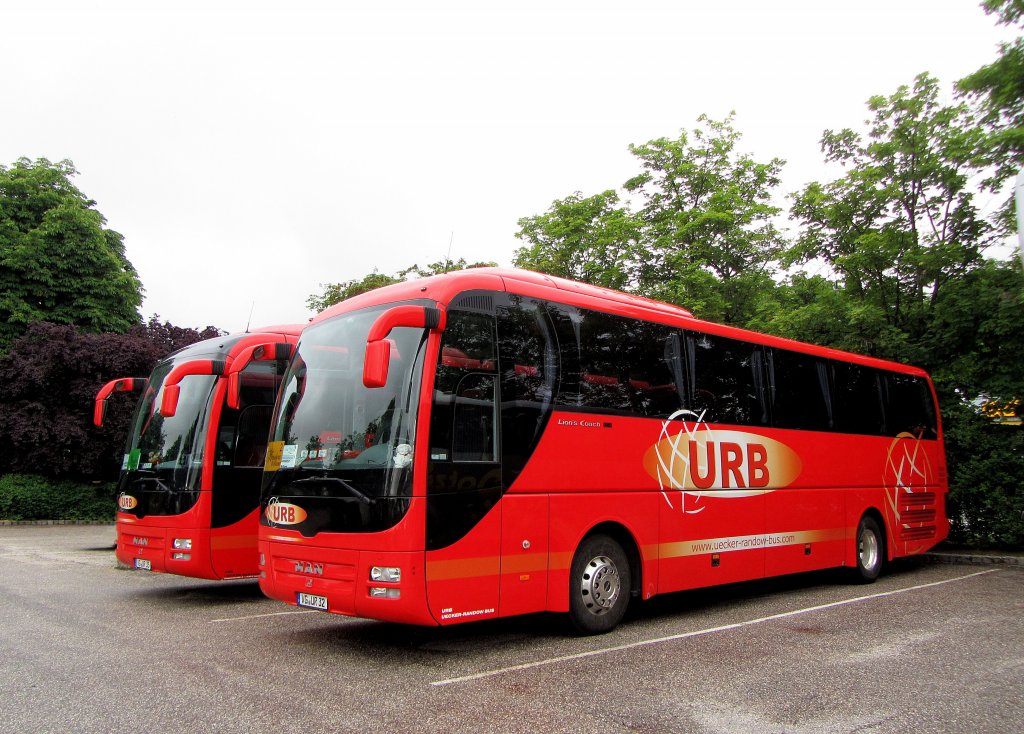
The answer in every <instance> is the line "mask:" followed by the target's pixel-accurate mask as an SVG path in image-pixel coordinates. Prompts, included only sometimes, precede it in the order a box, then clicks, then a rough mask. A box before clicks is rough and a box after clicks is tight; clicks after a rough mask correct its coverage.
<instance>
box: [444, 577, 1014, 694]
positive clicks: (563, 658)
mask: <svg viewBox="0 0 1024 734" xmlns="http://www.w3.org/2000/svg"><path fill="white" fill-rule="evenodd" d="M998 570H999V569H995V568H993V569H990V570H988V571H977V572H976V573H970V574H967V575H966V576H957V577H956V578H952V579H945V580H944V581H932V582H931V583H927V584H918V585H917V586H908V587H906V588H905V589H893V590H892V591H882V592H879V593H877V594H868V595H867V596H858V597H854V598H853V599H843V600H842V601H834V602H830V603H828V604H818V605H817V606H813V607H806V608H804V609H794V610H793V611H790V612H781V613H780V614H771V615H769V616H767V617H758V618H757V619H749V620H747V621H746V622H734V623H733V624H723V625H721V626H719V627H709V628H708V629H703V630H694V631H693V632H681V633H679V634H677V635H669V636H667V637H657V638H655V639H652V640H640V641H639V642H630V643H627V644H625V645H614V646H612V647H605V648H601V649H598V650H588V651H587V652H580V653H575V654H573V655H560V656H558V657H554V658H547V659H545V660H536V661H534V662H532V663H523V664H521V665H512V666H509V667H507V668H498V669H496V670H487V671H484V672H482V673H474V674H472V675H463V676H460V677H458V678H448V679H446V680H438V681H433V682H432V683H431V684H430V685H432V686H450V685H453V684H455V683H469V682H470V681H476V680H481V679H484V678H493V677H495V676H499V675H504V674H505V673H515V672H517V671H520V670H532V669H533V668H541V667H544V666H546V665H556V664H558V663H564V662H568V661H570V660H582V659H584V658H591V657H596V656H597V655H607V654H608V653H613V652H620V651H622V650H632V649H634V648H637V647H645V646H647V645H658V644H660V643H662V642H672V641H674V640H685V639H687V638H689V637H700V636H701V635H710V634H713V633H715V632H725V631H727V630H734V629H739V628H741V627H750V626H753V625H755V624H763V623H764V622H772V621H774V620H776V619H786V618H787V617H796V616H799V615H801V614H810V613H811V612H820V611H821V610H823V609H832V608H833V607H841V606H845V605H847V604H858V603H860V602H865V601H871V600H873V599H882V598H884V597H887V596H895V595H896V594H904V593H906V592H908V591H919V590H921V589H928V588H931V587H934V586H942V585H943V584H951V583H954V582H956V581H965V580H967V579H971V578H974V577H975V576H984V575H985V574H989V573H995V572H996V571H998Z"/></svg>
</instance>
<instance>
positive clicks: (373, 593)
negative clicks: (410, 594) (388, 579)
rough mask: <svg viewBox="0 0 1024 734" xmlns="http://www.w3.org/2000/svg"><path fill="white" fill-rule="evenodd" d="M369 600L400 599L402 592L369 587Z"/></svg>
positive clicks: (392, 588)
mask: <svg viewBox="0 0 1024 734" xmlns="http://www.w3.org/2000/svg"><path fill="white" fill-rule="evenodd" d="M370 598H372V599H401V598H402V590H401V589H396V588H394V587H391V588H387V587H384V586H371V587H370Z"/></svg>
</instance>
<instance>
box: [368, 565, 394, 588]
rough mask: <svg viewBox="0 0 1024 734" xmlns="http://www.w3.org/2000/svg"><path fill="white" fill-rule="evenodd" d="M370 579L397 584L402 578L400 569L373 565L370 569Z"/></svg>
mask: <svg viewBox="0 0 1024 734" xmlns="http://www.w3.org/2000/svg"><path fill="white" fill-rule="evenodd" d="M370 580H371V581H384V582H386V583H391V584H397V583H398V582H399V581H401V580H402V569H400V568H395V567H394V566H374V567H373V568H371V569H370Z"/></svg>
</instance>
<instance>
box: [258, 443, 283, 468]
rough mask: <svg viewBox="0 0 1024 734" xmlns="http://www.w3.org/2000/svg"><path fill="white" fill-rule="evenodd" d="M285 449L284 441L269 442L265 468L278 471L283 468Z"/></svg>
mask: <svg viewBox="0 0 1024 734" xmlns="http://www.w3.org/2000/svg"><path fill="white" fill-rule="evenodd" d="M283 449H284V441H271V442H270V443H269V444H267V460H266V461H265V462H264V464H263V468H264V469H266V470H267V471H277V470H278V469H280V468H281V452H282V450H283Z"/></svg>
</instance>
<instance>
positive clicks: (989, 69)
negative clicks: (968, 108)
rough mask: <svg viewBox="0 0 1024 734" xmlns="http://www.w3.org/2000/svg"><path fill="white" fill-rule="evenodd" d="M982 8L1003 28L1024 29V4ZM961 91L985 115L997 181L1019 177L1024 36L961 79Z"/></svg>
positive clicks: (990, 0)
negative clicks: (994, 16)
mask: <svg viewBox="0 0 1024 734" xmlns="http://www.w3.org/2000/svg"><path fill="white" fill-rule="evenodd" d="M982 7H983V8H984V9H985V12H986V13H990V14H995V15H996V16H998V23H999V24H1000V25H1005V26H1009V27H1016V28H1018V29H1021V28H1024V1H1022V0H985V2H983V3H982ZM959 88H960V90H961V91H962V92H964V93H966V94H967V95H968V96H970V97H972V98H973V99H975V100H976V101H977V102H979V104H980V106H981V109H982V111H983V112H984V115H985V122H986V124H987V125H988V128H989V130H990V131H991V149H990V154H991V156H992V159H993V161H994V162H996V163H997V164H998V166H999V168H998V175H997V180H1003V179H1005V178H1006V177H1008V176H1010V175H1012V174H1015V173H1016V172H1017V169H1019V167H1020V166H1021V164H1022V163H1024V36H1022V35H1018V36H1017V38H1016V39H1014V40H1013V41H1011V42H1009V43H1003V44H1001V45H1000V48H999V57H998V58H997V59H996V60H995V61H993V62H992V63H991V64H987V65H985V66H983V67H981V68H980V69H978V70H977V71H975V72H974V73H973V74H971V75H970V76H967V77H965V78H964V79H961V80H960V82H959Z"/></svg>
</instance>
